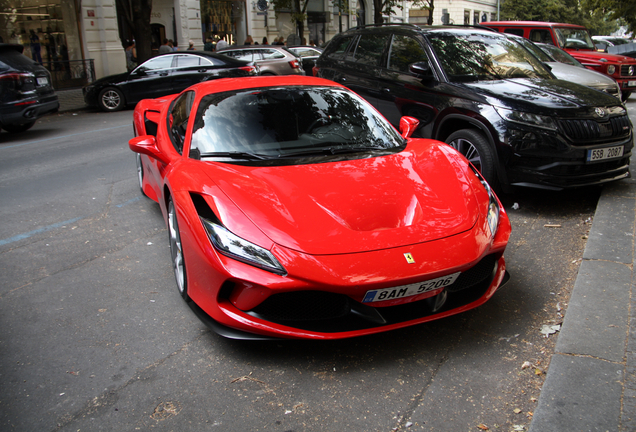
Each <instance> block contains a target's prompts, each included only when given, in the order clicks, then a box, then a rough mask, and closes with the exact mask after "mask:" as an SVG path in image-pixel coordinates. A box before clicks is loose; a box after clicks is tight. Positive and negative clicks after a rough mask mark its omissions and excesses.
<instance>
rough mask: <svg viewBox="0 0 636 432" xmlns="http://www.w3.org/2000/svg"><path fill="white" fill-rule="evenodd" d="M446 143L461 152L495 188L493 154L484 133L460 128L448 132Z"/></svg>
mask: <svg viewBox="0 0 636 432" xmlns="http://www.w3.org/2000/svg"><path fill="white" fill-rule="evenodd" d="M446 143H447V144H448V145H450V146H451V147H452V148H454V149H455V150H457V151H458V152H460V153H461V154H463V155H464V156H465V157H466V159H468V160H469V161H470V163H472V164H473V166H474V167H475V168H477V170H478V171H479V172H480V173H481V175H482V176H484V178H485V179H486V181H487V182H488V183H489V184H490V186H492V187H493V188H496V185H497V169H496V167H495V155H494V152H493V150H492V149H491V148H490V145H489V144H488V140H487V139H486V137H485V136H484V134H482V133H481V132H479V131H478V130H476V129H461V130H458V131H457V132H453V133H452V134H450V135H449V136H448V138H447V139H446Z"/></svg>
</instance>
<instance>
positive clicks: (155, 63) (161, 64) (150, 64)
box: [137, 55, 174, 71]
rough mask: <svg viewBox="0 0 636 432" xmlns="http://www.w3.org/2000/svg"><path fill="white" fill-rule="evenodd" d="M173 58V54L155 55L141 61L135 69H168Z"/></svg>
mask: <svg viewBox="0 0 636 432" xmlns="http://www.w3.org/2000/svg"><path fill="white" fill-rule="evenodd" d="M173 59H174V56H173V55H167V56H161V57H155V58H153V59H150V60H148V61H147V62H145V63H143V64H142V65H141V66H139V67H138V68H137V70H143V71H153V70H158V69H168V68H170V67H172V60H173Z"/></svg>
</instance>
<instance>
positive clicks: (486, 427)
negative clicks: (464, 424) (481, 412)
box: [477, 423, 490, 430]
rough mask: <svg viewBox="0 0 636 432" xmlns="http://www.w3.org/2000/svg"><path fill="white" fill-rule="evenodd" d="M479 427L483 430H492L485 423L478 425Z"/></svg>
mask: <svg viewBox="0 0 636 432" xmlns="http://www.w3.org/2000/svg"><path fill="white" fill-rule="evenodd" d="M477 427H478V428H479V429H481V430H490V428H489V427H488V426H486V425H485V424H483V423H480V424H478V425H477Z"/></svg>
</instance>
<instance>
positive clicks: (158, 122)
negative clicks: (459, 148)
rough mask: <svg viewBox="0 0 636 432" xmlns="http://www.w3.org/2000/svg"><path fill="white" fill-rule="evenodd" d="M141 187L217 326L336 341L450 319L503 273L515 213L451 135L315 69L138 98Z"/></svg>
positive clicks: (487, 292)
mask: <svg viewBox="0 0 636 432" xmlns="http://www.w3.org/2000/svg"><path fill="white" fill-rule="evenodd" d="M134 124H135V131H136V135H137V137H136V138H133V139H132V140H131V141H130V143H129V145H130V148H131V150H133V151H134V152H136V153H137V169H138V174H139V185H140V187H141V189H142V192H143V193H144V194H145V195H147V196H148V197H150V198H151V199H153V200H155V201H157V202H158V203H159V206H160V207H161V211H162V213H163V216H164V218H165V220H166V224H167V226H168V229H169V239H170V249H171V252H172V261H173V267H174V273H175V276H176V280H177V286H178V288H179V291H180V293H181V295H182V296H183V298H184V299H186V301H188V304H189V305H190V307H191V308H192V309H193V310H194V311H195V313H196V314H197V315H198V316H199V317H200V318H201V319H202V320H203V321H204V322H205V323H206V324H207V325H209V326H210V327H211V328H212V329H213V330H215V331H216V332H217V333H219V334H221V335H223V336H226V337H230V338H237V339H272V338H309V339H338V338H348V337H353V336H361V335H368V334H372V333H378V332H383V331H387V330H393V329H397V328H401V327H406V326H411V325H414V324H419V323H423V322H426V321H431V320H434V319H438V318H443V317H447V316H449V315H453V314H456V313H459V312H463V311H466V310H469V309H472V308H474V307H477V306H479V305H481V304H483V303H484V302H486V301H487V300H488V299H489V298H490V297H492V295H493V294H494V293H495V291H496V290H497V289H498V288H499V287H500V286H501V285H503V283H505V282H506V281H507V280H508V278H509V277H508V274H507V272H506V270H505V267H506V266H505V261H504V257H503V253H504V249H505V248H506V245H507V242H508V238H509V236H510V222H509V220H508V217H507V215H506V212H505V211H504V209H503V207H502V206H501V204H500V203H499V200H498V199H497V197H496V196H495V195H494V193H493V192H492V190H491V189H490V187H489V186H488V184H487V183H486V182H485V181H484V180H483V179H482V177H481V176H480V174H479V172H478V171H477V170H475V169H474V168H473V166H472V165H471V164H470V163H469V162H468V161H467V160H466V159H465V158H464V157H463V156H462V155H461V154H459V153H458V152H456V151H455V150H453V149H452V148H451V147H449V146H448V145H446V144H444V143H442V142H439V141H434V140H430V139H412V138H410V134H411V132H412V131H413V129H414V128H415V126H416V125H417V120H415V119H414V118H410V117H404V118H402V120H401V123H400V126H401V127H400V129H401V134H400V133H398V132H397V131H396V130H395V129H394V128H393V127H392V126H391V125H390V124H389V123H388V122H387V121H386V120H385V119H384V118H383V117H382V116H381V115H380V114H378V112H377V111H376V110H375V109H374V108H373V107H372V106H371V105H369V104H368V103H367V102H365V101H364V100H363V99H362V98H360V97H359V96H357V95H356V94H355V93H353V92H351V91H350V90H348V89H346V88H344V87H342V86H340V85H338V84H336V83H334V82H332V81H327V80H323V79H320V78H313V77H305V76H299V77H295V76H294V77H290V76H284V77H253V78H228V79H219V80H215V81H214V82H209V83H201V84H197V85H194V86H192V87H190V88H188V89H186V90H185V91H183V92H182V93H180V94H178V95H173V96H168V97H165V98H159V99H153V100H143V101H141V102H140V103H139V104H137V107H136V109H135V113H134Z"/></svg>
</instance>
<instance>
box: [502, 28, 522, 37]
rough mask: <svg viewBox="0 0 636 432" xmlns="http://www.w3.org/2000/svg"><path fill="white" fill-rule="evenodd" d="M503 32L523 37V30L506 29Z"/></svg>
mask: <svg viewBox="0 0 636 432" xmlns="http://www.w3.org/2000/svg"><path fill="white" fill-rule="evenodd" d="M503 32H504V33H508V34H513V35H517V36H521V37H523V29H520V28H507V29H505V30H504V31H503Z"/></svg>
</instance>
